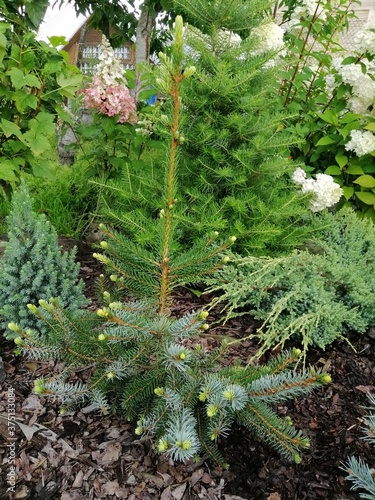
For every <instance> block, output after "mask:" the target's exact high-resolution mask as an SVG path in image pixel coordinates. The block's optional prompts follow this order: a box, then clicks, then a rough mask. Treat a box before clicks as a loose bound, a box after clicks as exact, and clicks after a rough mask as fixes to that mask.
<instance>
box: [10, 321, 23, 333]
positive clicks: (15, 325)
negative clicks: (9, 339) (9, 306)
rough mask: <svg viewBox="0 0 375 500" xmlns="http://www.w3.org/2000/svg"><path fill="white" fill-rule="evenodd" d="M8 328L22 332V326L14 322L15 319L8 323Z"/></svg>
mask: <svg viewBox="0 0 375 500" xmlns="http://www.w3.org/2000/svg"><path fill="white" fill-rule="evenodd" d="M8 328H9V330H12V332H16V333H18V332H20V331H21V328H20V327H19V326H18V325H17V323H14V321H12V322H11V323H8Z"/></svg>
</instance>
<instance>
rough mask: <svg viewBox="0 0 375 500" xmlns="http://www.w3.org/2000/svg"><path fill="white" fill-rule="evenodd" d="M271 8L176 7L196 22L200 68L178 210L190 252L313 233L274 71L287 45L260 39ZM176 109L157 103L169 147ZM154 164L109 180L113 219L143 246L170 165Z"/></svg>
mask: <svg viewBox="0 0 375 500" xmlns="http://www.w3.org/2000/svg"><path fill="white" fill-rule="evenodd" d="M270 6H271V2H264V1H263V2H259V1H257V2H242V1H240V0H236V1H235V2H233V1H231V2H227V1H226V2H224V3H223V2H222V1H216V0H215V1H210V2H206V1H202V0H192V1H189V2H176V7H178V9H180V10H182V11H183V13H184V16H186V18H187V19H188V20H189V23H190V24H189V25H187V27H186V44H185V53H184V55H183V65H184V66H186V67H189V66H191V65H193V66H194V67H195V68H196V71H195V74H194V77H193V78H191V79H189V80H188V81H187V82H186V85H184V86H183V87H182V88H181V96H182V99H183V103H184V104H183V109H182V113H181V118H180V130H179V133H180V135H181V137H180V142H181V148H180V149H179V162H180V168H179V173H178V175H179V183H178V186H176V198H178V199H179V200H180V201H179V203H178V204H176V206H175V208H174V210H175V213H176V217H178V219H179V221H180V226H179V231H180V233H181V238H180V239H179V241H180V243H181V245H182V247H183V248H189V247H190V246H191V245H192V243H193V242H195V241H197V239H200V238H205V237H206V235H208V234H212V232H214V231H219V232H220V233H223V234H230V233H232V232H235V233H236V235H238V236H239V238H238V241H237V243H236V245H238V246H239V248H241V249H248V250H251V251H252V252H256V253H258V254H264V253H268V252H269V253H280V252H283V253H285V252H286V251H287V250H288V249H289V248H291V247H293V246H295V245H296V244H298V243H301V241H302V240H303V238H305V237H306V235H307V233H308V231H309V226H308V220H306V219H304V218H303V216H304V215H305V214H306V203H305V200H304V199H303V197H301V196H300V195H299V193H297V192H296V191H295V189H294V187H293V184H292V183H291V180H290V178H291V175H292V173H293V170H294V169H295V165H294V163H293V162H292V161H291V160H290V158H289V148H290V147H291V146H292V145H293V144H295V141H297V142H298V141H299V140H300V139H298V138H297V139H296V135H294V136H293V135H292V134H290V133H289V132H285V130H284V121H285V120H286V119H287V118H288V116H289V115H288V113H287V112H286V111H285V110H282V111H277V110H276V106H275V102H277V100H278V95H277V88H278V87H277V79H278V78H281V77H280V74H279V70H278V68H277V67H272V66H269V65H268V64H269V63H270V61H271V60H273V58H274V57H275V55H276V54H277V52H278V50H279V48H280V47H279V46H275V47H266V48H265V49H264V50H263V49H262V50H260V49H259V47H260V42H259V40H258V39H257V37H256V36H255V35H254V34H253V35H252V33H256V29H257V28H259V25H263V23H265V22H266V21H265V19H264V18H265V17H266V16H267V13H268V10H270ZM228 11H230V12H231V15H230V16H226V12H228ZM198 27H199V29H198ZM255 48H258V49H259V51H255ZM152 73H153V72H151V74H150V77H149V78H150V82H152V81H153V80H154V78H153V74H152ZM161 95H162V94H161ZM167 108H168V104H164V103H163V104H161V105H160V106H159V105H158V110H159V109H160V111H159V117H158V116H156V117H155V122H156V127H155V128H156V129H157V134H158V135H157V136H156V133H155V137H156V139H158V138H159V141H160V142H163V141H165V140H166V136H165V125H166V124H167V125H168V122H167V121H166V117H167V115H168V109H167ZM155 132H156V131H155ZM155 142H156V141H151V143H152V147H153V146H154V144H155ZM145 158H146V155H144V156H143V158H142V159H143V160H144V159H145ZM145 163H147V162H145V161H143V162H142V163H139V162H136V161H133V162H132V163H131V167H130V168H127V167H125V168H124V170H123V175H122V176H121V178H118V179H117V181H116V182H113V183H111V184H110V188H111V189H110V190H108V193H109V196H110V198H109V200H110V201H109V202H108V206H109V208H110V211H111V216H112V220H113V222H114V223H115V224H118V223H119V222H120V221H121V222H122V223H123V225H124V226H125V228H126V231H127V232H128V235H129V236H130V237H131V238H132V239H133V240H134V241H137V242H139V243H141V244H145V245H147V244H152V242H153V240H154V239H155V231H154V226H153V225H152V224H150V220H152V217H153V216H155V212H156V211H157V210H158V207H160V197H161V192H160V187H161V185H162V184H161V183H162V180H163V177H162V176H163V169H162V164H161V162H160V161H159V159H156V161H155V162H149V163H148V164H145ZM275 179H276V180H277V182H275ZM104 192H105V195H106V196H107V192H106V191H105V190H104ZM114 195H115V196H116V197H117V198H114V197H113V196H114ZM111 201H112V203H111ZM108 212H109V211H108V210H107V211H106V214H105V215H107V214H108Z"/></svg>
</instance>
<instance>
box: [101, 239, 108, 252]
mask: <svg viewBox="0 0 375 500" xmlns="http://www.w3.org/2000/svg"><path fill="white" fill-rule="evenodd" d="M100 246H101V248H103V249H104V250H106V249H107V248H108V243H107V242H106V241H101V242H100Z"/></svg>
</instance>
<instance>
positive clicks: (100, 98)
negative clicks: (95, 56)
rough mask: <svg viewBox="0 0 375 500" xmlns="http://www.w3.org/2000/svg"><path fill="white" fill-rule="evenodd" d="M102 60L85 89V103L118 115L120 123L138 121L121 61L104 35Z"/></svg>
mask: <svg viewBox="0 0 375 500" xmlns="http://www.w3.org/2000/svg"><path fill="white" fill-rule="evenodd" d="M101 49H102V52H101V55H100V62H99V64H98V65H97V73H96V75H95V76H94V77H93V79H92V82H91V83H90V85H89V87H88V88H86V89H84V90H83V91H82V92H83V94H84V96H85V97H84V99H83V101H84V103H85V105H86V106H87V107H88V108H91V109H95V110H96V111H98V112H99V113H101V114H103V115H107V116H118V122H119V123H125V122H128V123H135V122H136V121H137V114H136V105H135V100H134V98H133V97H132V96H131V95H130V92H129V89H128V87H127V85H126V79H125V77H124V70H123V68H122V66H121V63H120V61H119V60H118V59H117V58H116V57H115V54H114V50H113V49H112V47H111V46H110V44H109V42H108V40H107V39H106V37H105V36H104V35H103V39H102V44H101Z"/></svg>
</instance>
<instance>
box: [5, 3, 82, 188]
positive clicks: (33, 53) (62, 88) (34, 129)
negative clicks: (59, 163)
mask: <svg viewBox="0 0 375 500" xmlns="http://www.w3.org/2000/svg"><path fill="white" fill-rule="evenodd" d="M37 3H38V6H34V7H35V8H34V9H32V8H30V2H21V1H20V2H17V5H16V6H15V5H14V2H3V1H1V2H0V14H1V16H0V17H1V22H0V63H1V64H0V80H1V89H0V103H1V106H0V156H1V157H0V185H1V188H2V194H4V193H7V194H9V193H10V192H11V190H12V189H13V187H14V186H15V185H16V184H17V183H18V181H19V177H20V173H21V172H22V171H24V170H26V171H28V172H30V173H32V174H33V175H35V176H36V177H51V170H50V165H49V162H48V161H46V160H45V159H44V158H43V154H44V153H45V152H46V151H48V150H49V149H50V148H51V145H52V144H53V143H54V141H53V140H52V139H53V138H54V136H55V122H56V119H57V117H58V116H59V117H60V118H61V119H64V120H65V119H68V120H69V119H70V118H69V115H68V114H67V113H66V111H65V110H64V100H65V99H66V98H73V97H74V96H75V92H76V91H77V90H78V88H79V87H80V85H81V83H82V74H81V73H80V71H79V70H78V69H77V68H76V67H75V66H73V65H71V64H68V62H67V61H66V59H65V57H64V55H63V53H62V52H59V51H58V50H57V49H56V46H58V45H60V44H61V42H62V40H63V39H61V38H58V37H55V38H54V39H53V37H52V39H51V40H52V42H53V43H54V44H55V46H52V45H49V44H47V43H45V42H41V41H37V40H36V34H35V29H36V28H37V25H36V26H35V25H34V24H37V23H38V20H39V22H40V21H41V19H39V14H40V15H42V16H43V13H44V11H43V7H44V10H45V8H46V7H47V5H46V2H45V1H43V2H41V1H39V2H37ZM39 4H40V5H39ZM15 7H16V9H15ZM38 8H40V9H41V10H38ZM22 13H23V15H22ZM38 13H39V14H38Z"/></svg>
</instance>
